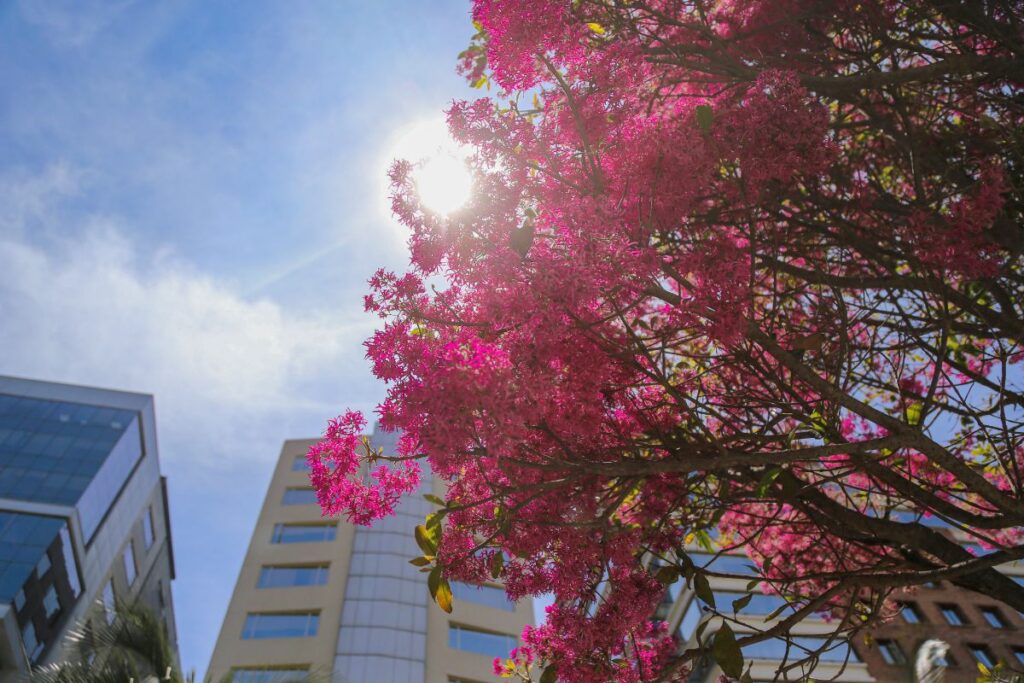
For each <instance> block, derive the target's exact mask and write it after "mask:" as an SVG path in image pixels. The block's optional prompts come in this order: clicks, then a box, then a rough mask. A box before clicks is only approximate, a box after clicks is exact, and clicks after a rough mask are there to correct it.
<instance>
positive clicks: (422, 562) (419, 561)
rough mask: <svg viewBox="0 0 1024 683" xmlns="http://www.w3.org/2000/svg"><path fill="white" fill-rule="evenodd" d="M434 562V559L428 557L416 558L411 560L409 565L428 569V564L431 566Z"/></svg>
mask: <svg viewBox="0 0 1024 683" xmlns="http://www.w3.org/2000/svg"><path fill="white" fill-rule="evenodd" d="M433 561H434V558H433V557H427V556H423V557H414V558H412V559H411V560H409V564H411V565H412V566H414V567H426V566H427V565H428V564H430V563H431V562H433Z"/></svg>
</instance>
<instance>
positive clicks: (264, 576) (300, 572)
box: [256, 564, 327, 588]
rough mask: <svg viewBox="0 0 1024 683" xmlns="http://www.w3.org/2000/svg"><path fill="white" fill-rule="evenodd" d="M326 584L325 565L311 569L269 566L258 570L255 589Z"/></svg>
mask: <svg viewBox="0 0 1024 683" xmlns="http://www.w3.org/2000/svg"><path fill="white" fill-rule="evenodd" d="M325 583H327V565H326V564H322V565H316V566H312V567H288V566H271V567H263V568H262V569H260V578H259V581H257V582H256V587H257V588H285V587H288V586H322V585H323V584H325Z"/></svg>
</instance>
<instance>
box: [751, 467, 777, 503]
mask: <svg viewBox="0 0 1024 683" xmlns="http://www.w3.org/2000/svg"><path fill="white" fill-rule="evenodd" d="M780 474H782V468H781V467H772V468H771V469H769V470H768V471H767V472H765V473H764V476H763V477H761V481H760V483H758V485H757V489H756V491H755V494H756V495H757V497H758V498H764V495H765V494H766V493H768V489H769V487H771V485H772V482H773V481H775V480H776V479H777V478H778V477H779V475H780Z"/></svg>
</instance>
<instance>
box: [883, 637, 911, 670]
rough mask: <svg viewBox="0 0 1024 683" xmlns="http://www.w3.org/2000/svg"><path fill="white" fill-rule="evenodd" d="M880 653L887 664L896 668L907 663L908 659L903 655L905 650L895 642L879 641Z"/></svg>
mask: <svg viewBox="0 0 1024 683" xmlns="http://www.w3.org/2000/svg"><path fill="white" fill-rule="evenodd" d="M878 652H879V653H880V654H881V655H882V659H884V660H885V663H886V664H892V665H894V666H895V665H897V664H906V663H907V657H906V655H904V654H903V649H902V648H901V647H900V644H899V643H897V642H896V641H895V640H879V641H878Z"/></svg>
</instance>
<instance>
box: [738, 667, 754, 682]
mask: <svg viewBox="0 0 1024 683" xmlns="http://www.w3.org/2000/svg"><path fill="white" fill-rule="evenodd" d="M740 683H754V678H753V677H752V676H751V675H750V669H749V668H748V669H747V670H746V671H744V672H743V675H742V676H740Z"/></svg>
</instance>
